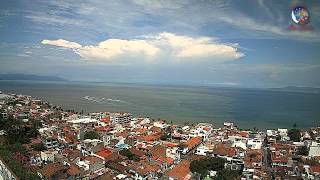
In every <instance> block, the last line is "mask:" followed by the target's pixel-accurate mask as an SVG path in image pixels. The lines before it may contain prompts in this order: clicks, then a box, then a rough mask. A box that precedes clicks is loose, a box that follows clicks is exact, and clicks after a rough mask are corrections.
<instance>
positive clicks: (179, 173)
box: [165, 160, 191, 180]
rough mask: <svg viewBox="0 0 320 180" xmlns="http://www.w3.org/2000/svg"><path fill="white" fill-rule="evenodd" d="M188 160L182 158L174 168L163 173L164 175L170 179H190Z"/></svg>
mask: <svg viewBox="0 0 320 180" xmlns="http://www.w3.org/2000/svg"><path fill="white" fill-rule="evenodd" d="M189 167H190V161H188V160H182V161H181V162H180V163H179V164H178V165H176V166H175V167H174V168H172V169H170V170H169V171H167V172H166V173H165V176H166V177H168V178H169V179H170V180H189V179H191V175H190V173H191V172H190V169H189Z"/></svg>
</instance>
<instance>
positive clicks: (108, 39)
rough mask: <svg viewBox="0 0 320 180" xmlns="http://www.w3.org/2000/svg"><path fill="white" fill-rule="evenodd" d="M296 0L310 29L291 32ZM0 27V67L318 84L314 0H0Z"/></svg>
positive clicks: (132, 77)
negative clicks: (309, 19) (306, 12)
mask: <svg viewBox="0 0 320 180" xmlns="http://www.w3.org/2000/svg"><path fill="white" fill-rule="evenodd" d="M298 5H302V6H305V7H307V8H308V10H309V12H310V17H311V22H310V23H309V24H308V27H312V28H313V30H312V31H303V32H300V31H290V30H288V27H289V26H290V25H294V22H293V21H292V20H291V9H292V8H293V7H295V6H298ZM295 26H297V25H295ZM299 27H300V26H299ZM0 34H1V36H0V61H1V66H0V72H1V73H26V74H39V75H54V76H59V77H64V78H66V79H70V80H80V81H107V82H143V83H166V84H186V85H189V84H192V85H222V86H223V85H226V86H240V87H282V86H291V85H294V86H313V87H320V78H319V77H320V59H319V57H320V51H319V49H320V3H319V2H318V1H278V0H277V1H276V0H275V1H264V0H257V1H251V0H248V1H245V0H241V1H240V0H239V1H215V0H195V1H191V0H183V1H182V0H181V1H167V0H164V1H160V0H159V1H156V0H152V1H151V0H150V1H147V0H133V1H104V0H93V1H90V2H88V1H68V0H61V1H59V0H58V1H42V0H34V1H32V3H31V2H30V1H28V0H15V1H12V0H2V1H1V2H0Z"/></svg>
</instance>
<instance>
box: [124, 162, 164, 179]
mask: <svg viewBox="0 0 320 180" xmlns="http://www.w3.org/2000/svg"><path fill="white" fill-rule="evenodd" d="M128 167H129V169H130V170H129V172H130V173H131V174H133V178H134V179H137V180H147V179H156V178H157V173H159V172H160V166H159V165H158V164H156V163H151V162H150V161H143V160H142V161H139V162H133V163H131V164H128Z"/></svg>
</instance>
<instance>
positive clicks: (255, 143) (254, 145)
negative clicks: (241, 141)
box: [247, 138, 263, 149]
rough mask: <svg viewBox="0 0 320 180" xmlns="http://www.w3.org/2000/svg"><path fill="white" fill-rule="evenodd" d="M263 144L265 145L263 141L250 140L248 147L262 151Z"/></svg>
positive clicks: (257, 139)
mask: <svg viewBox="0 0 320 180" xmlns="http://www.w3.org/2000/svg"><path fill="white" fill-rule="evenodd" d="M262 143H263V141H262V139H259V138H249V139H248V141H247V147H248V148H250V149H261V147H262Z"/></svg>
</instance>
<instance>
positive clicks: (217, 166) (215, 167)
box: [190, 157, 239, 180]
mask: <svg viewBox="0 0 320 180" xmlns="http://www.w3.org/2000/svg"><path fill="white" fill-rule="evenodd" d="M225 162H226V161H225V160H224V159H222V158H218V157H209V158H205V159H200V160H194V161H192V162H191V164H190V171H191V172H192V173H197V174H200V176H201V178H204V177H206V176H207V175H208V174H209V171H217V172H218V173H217V177H216V178H217V179H221V180H224V179H228V180H229V179H236V178H237V177H238V176H239V173H238V172H237V171H232V170H229V169H225V167H224V164H225Z"/></svg>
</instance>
